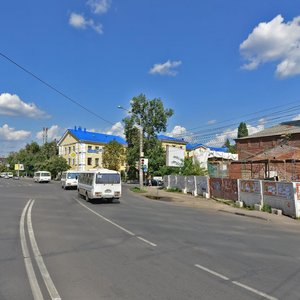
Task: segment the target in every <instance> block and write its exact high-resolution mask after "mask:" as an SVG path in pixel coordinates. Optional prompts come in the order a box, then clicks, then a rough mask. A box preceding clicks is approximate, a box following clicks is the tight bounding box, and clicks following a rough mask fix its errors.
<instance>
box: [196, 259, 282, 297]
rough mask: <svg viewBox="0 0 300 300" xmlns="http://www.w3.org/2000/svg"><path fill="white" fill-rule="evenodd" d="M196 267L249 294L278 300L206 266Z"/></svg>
mask: <svg viewBox="0 0 300 300" xmlns="http://www.w3.org/2000/svg"><path fill="white" fill-rule="evenodd" d="M195 267H197V268H199V269H201V270H203V271H206V272H208V273H210V274H212V275H214V276H216V277H219V278H221V279H223V280H226V281H230V282H231V283H232V284H235V285H237V286H239V287H241V288H243V289H245V290H247V291H249V292H252V293H254V294H256V295H259V296H261V297H263V298H265V299H268V300H278V299H277V298H275V297H273V296H270V295H268V294H266V293H263V292H261V291H259V290H257V289H254V288H252V287H250V286H248V285H245V284H243V283H240V282H239V281H234V280H230V279H229V278H228V277H226V276H224V275H222V274H220V273H217V272H215V271H213V270H211V269H208V268H206V267H204V266H201V265H198V264H196V265H195Z"/></svg>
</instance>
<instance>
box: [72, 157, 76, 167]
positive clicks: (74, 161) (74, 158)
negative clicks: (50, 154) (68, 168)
mask: <svg viewBox="0 0 300 300" xmlns="http://www.w3.org/2000/svg"><path fill="white" fill-rule="evenodd" d="M72 164H73V166H74V165H75V158H73V162H72Z"/></svg>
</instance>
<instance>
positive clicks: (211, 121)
mask: <svg viewBox="0 0 300 300" xmlns="http://www.w3.org/2000/svg"><path fill="white" fill-rule="evenodd" d="M216 122H217V121H216V120H209V121H208V122H207V124H208V125H212V124H215V123H216Z"/></svg>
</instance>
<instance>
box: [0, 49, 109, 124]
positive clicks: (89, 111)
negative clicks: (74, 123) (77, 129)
mask: <svg viewBox="0 0 300 300" xmlns="http://www.w3.org/2000/svg"><path fill="white" fill-rule="evenodd" d="M0 56H2V57H3V58H5V59H6V60H7V61H9V62H10V63H12V64H14V65H15V66H17V67H18V68H20V69H21V70H23V71H24V72H25V73H27V74H29V75H30V76H31V77H33V78H35V79H36V80H38V81H40V82H41V83H42V84H44V85H45V86H47V87H48V88H50V89H51V90H53V91H55V92H56V93H58V94H59V95H61V96H62V97H64V98H66V99H67V100H69V101H70V102H72V103H73V104H75V105H77V106H79V107H80V108H82V109H83V110H85V111H86V112H88V113H90V114H92V115H93V116H95V117H97V118H99V119H100V120H102V121H104V122H106V123H109V124H110V125H114V123H113V122H111V121H108V120H106V119H104V118H103V117H101V116H100V115H99V114H97V113H95V112H93V111H92V110H90V109H89V108H87V107H85V106H84V105H82V104H80V103H79V102H78V101H76V100H74V99H73V98H71V97H69V96H68V95H66V94H65V93H63V92H61V91H60V90H58V89H57V88H56V87H54V86H53V85H51V84H49V83H48V82H46V81H45V80H43V79H41V78H40V77H39V76H37V75H35V74H34V73H32V72H31V71H29V70H28V69H26V68H24V67H23V66H21V65H20V64H18V63H17V62H15V61H14V60H13V59H11V58H9V57H8V56H7V55H5V54H3V53H2V52H0Z"/></svg>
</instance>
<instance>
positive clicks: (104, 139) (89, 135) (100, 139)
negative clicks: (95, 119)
mask: <svg viewBox="0 0 300 300" xmlns="http://www.w3.org/2000/svg"><path fill="white" fill-rule="evenodd" d="M67 132H70V133H71V134H72V135H73V136H74V137H75V138H76V139H78V140H79V141H82V142H91V143H101V144H108V143H109V142H112V141H116V142H118V143H120V144H121V145H127V143H126V141H125V139H123V138H121V137H120V136H117V135H111V134H105V133H99V132H91V131H86V130H85V129H84V130H82V129H81V128H80V127H79V128H78V129H76V128H75V129H68V130H67V131H66V133H67ZM66 133H65V134H66ZM64 136H65V135H64ZM62 139H63V138H62ZM62 139H61V141H62Z"/></svg>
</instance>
